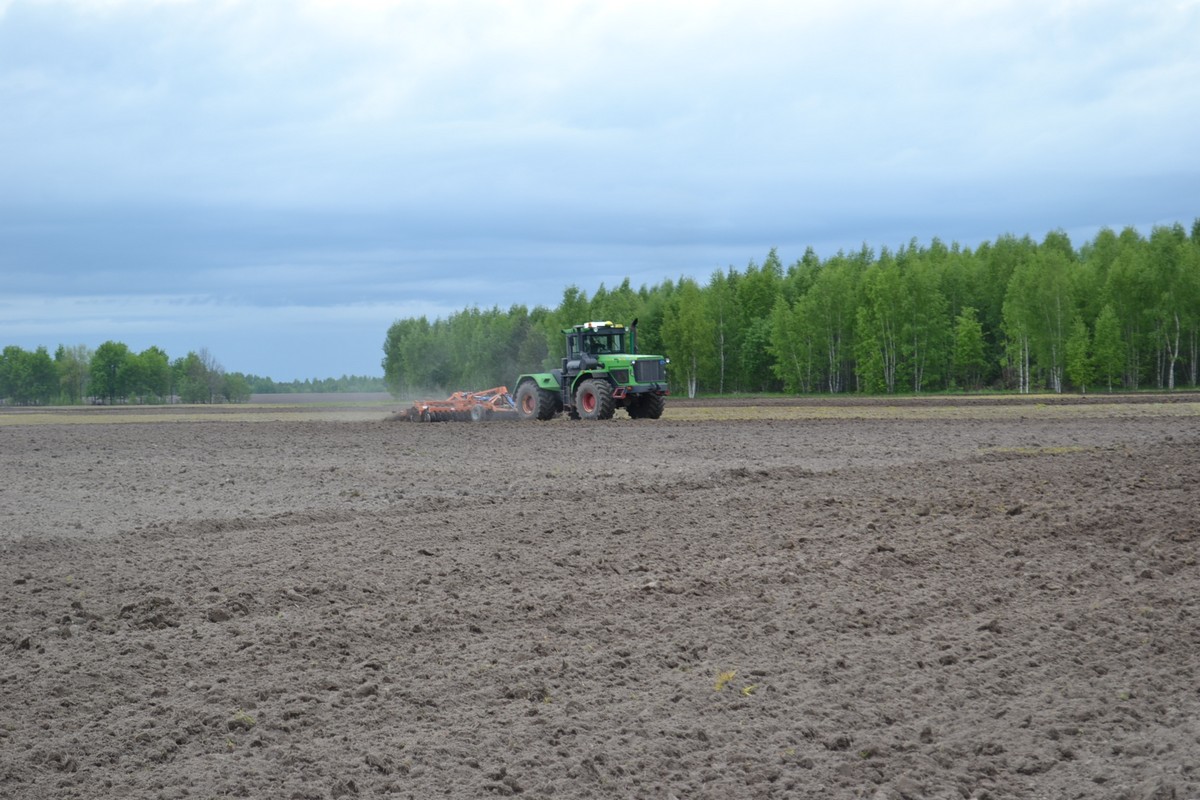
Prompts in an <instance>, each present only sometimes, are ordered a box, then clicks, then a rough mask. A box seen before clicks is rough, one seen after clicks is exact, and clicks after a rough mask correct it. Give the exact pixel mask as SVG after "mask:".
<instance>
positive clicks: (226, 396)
mask: <svg viewBox="0 0 1200 800" xmlns="http://www.w3.org/2000/svg"><path fill="white" fill-rule="evenodd" d="M249 399H250V388H249V383H248V382H247V381H246V379H245V376H243V375H241V374H239V373H227V372H226V371H225V370H224V368H223V367H222V366H221V365H220V363H218V362H217V360H216V359H215V358H213V357H212V355H211V354H210V353H209V352H208V350H206V349H204V348H201V349H200V350H199V351H192V352H189V353H188V354H187V355H186V356H183V357H181V358H177V359H175V360H174V361H172V360H170V358H169V357H168V356H167V354H166V353H165V352H164V351H163V350H162V349H161V348H159V347H155V346H151V347H148V348H146V349H145V350H143V351H142V352H140V353H135V352H133V351H132V350H130V349H129V346H128V345H126V344H124V343H123V342H115V341H107V342H104V343H103V344H101V345H100V346H99V347H97V348H96V349H95V350H92V349H91V348H89V347H88V346H86V345H82V344H81V345H75V346H73V347H67V346H65V345H59V347H58V349H57V350H55V352H54V355H53V356H51V355H50V353H49V351H48V350H47V349H46V348H45V347H44V346H42V347H38V348H36V349H34V350H25V349H23V348H20V347H17V346H15V345H9V346H8V347H5V348H4V350H3V351H0V401H2V402H7V403H9V404H12V405H49V404H51V403H61V404H78V403H87V402H92V403H107V404H109V405H111V404H114V403H129V402H134V403H166V402H172V401H174V400H178V401H179V402H183V403H218V402H225V403H241V402H245V401H246V400H249Z"/></svg>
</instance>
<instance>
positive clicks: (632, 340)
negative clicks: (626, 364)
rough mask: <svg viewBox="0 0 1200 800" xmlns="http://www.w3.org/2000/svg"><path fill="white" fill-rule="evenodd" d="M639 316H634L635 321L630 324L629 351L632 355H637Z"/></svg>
mask: <svg viewBox="0 0 1200 800" xmlns="http://www.w3.org/2000/svg"><path fill="white" fill-rule="evenodd" d="M637 323H638V321H637V317H634V318H633V322H631V323H630V324H629V352H630V354H632V355H635V356H636V355H637Z"/></svg>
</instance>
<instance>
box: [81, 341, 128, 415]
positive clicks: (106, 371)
mask: <svg viewBox="0 0 1200 800" xmlns="http://www.w3.org/2000/svg"><path fill="white" fill-rule="evenodd" d="M129 355H130V354H129V347H128V346H127V345H125V344H124V343H122V342H114V341H112V340H109V341H107V342H105V343H104V344H102V345H100V346H99V347H97V348H96V353H95V354H94V355H93V356H92V363H91V367H90V375H91V387H92V394H93V396H95V397H98V398H101V399H104V400H107V401H108V403H109V405H111V404H112V403H113V402H115V401H116V399H117V398H121V399H124V398H125V396H126V386H127V383H128V380H129V376H130V370H129V369H128V368H127V367H126V364H125V362H126V360H127V359H128V358H129Z"/></svg>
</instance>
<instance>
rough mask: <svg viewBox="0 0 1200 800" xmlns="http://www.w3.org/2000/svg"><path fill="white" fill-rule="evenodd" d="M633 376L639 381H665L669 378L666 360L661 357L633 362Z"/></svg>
mask: <svg viewBox="0 0 1200 800" xmlns="http://www.w3.org/2000/svg"><path fill="white" fill-rule="evenodd" d="M633 377H634V380H636V381H637V382H638V383H650V382H651V381H665V380H666V379H667V365H666V362H664V361H661V360H659V359H655V360H653V361H650V360H646V361H635V362H633Z"/></svg>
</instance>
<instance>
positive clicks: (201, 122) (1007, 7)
mask: <svg viewBox="0 0 1200 800" xmlns="http://www.w3.org/2000/svg"><path fill="white" fill-rule="evenodd" d="M1196 41H1200V5H1198V4H1197V3H1195V2H1184V3H1175V4H1152V5H1150V6H1143V5H1136V4H1135V5H1130V4H1125V3H1116V2H1111V3H1108V2H1088V3H1072V2H1051V3H1045V2H1039V3H1033V2H989V3H971V4H960V6H949V7H948V6H946V5H945V4H941V3H906V4H901V5H897V4H894V3H883V2H851V3H839V4H829V5H825V4H796V3H785V2H750V3H723V2H713V3H683V2H662V3H653V4H644V3H643V4H629V5H623V4H607V3H600V4H585V3H571V2H540V3H535V2H528V3H516V4H505V5H498V4H493V3H488V2H457V3H438V4H429V3H423V2H357V3H355V2H349V3H347V2H340V3H329V2H315V1H313V2H296V3H293V2H288V3H282V2H266V3H263V2H253V3H251V2H229V3H220V4H215V3H207V2H169V3H168V2H136V1H135V0H125V1H123V0H105V1H104V2H84V1H83V0H78V1H76V2H68V1H65V0H64V1H62V2H56V1H49V2H33V1H31V0H16V1H15V2H9V3H4V4H0V108H3V109H4V110H5V113H4V114H3V115H0V186H2V187H4V191H3V193H2V194H0V270H3V272H4V275H5V282H6V284H7V285H8V286H9V287H11V291H14V292H16V291H19V292H22V293H24V294H23V296H25V297H28V298H42V299H46V300H47V302H50V303H51V304H53V298H55V297H57V296H59V295H62V294H63V293H65V292H67V291H68V289H67V287H71V288H70V290H69V291H70V292H74V293H76V294H78V293H86V294H87V295H89V296H96V297H102V298H126V299H128V298H131V297H138V296H155V297H161V296H176V295H180V296H183V295H186V296H192V297H195V298H198V299H199V300H198V302H202V303H212V304H215V307H220V308H222V309H225V310H226V311H231V310H234V309H236V310H237V311H238V313H243V312H244V313H246V314H248V315H250V316H251V317H253V316H254V312H253V311H251V310H250V309H255V308H259V307H263V308H276V309H279V308H291V309H295V310H297V311H296V313H297V314H298V315H299V314H302V313H304V312H302V310H303V309H317V308H321V307H329V308H335V309H351V308H356V307H357V306H356V304H359V303H363V302H368V301H369V302H372V303H378V304H380V305H379V307H389V306H388V304H389V303H390V304H393V305H394V306H395V307H397V308H399V307H402V306H403V307H405V308H427V309H430V310H431V312H430V313H439V312H436V311H433V310H434V309H453V308H457V307H461V306H463V305H466V304H472V303H483V304H491V303H493V302H498V303H500V304H502V305H504V304H507V303H509V302H523V303H526V304H529V305H533V304H537V303H546V304H553V303H555V302H556V301H557V299H558V296H559V294H560V292H561V289H562V287H563V286H564V285H565V284H567V283H570V282H576V283H578V284H579V285H580V286H581V287H583V288H584V289H585V290H589V291H590V290H592V289H594V288H595V285H596V284H598V283H599V282H600V281H601V280H604V281H606V282H608V283H609V284H610V285H611V284H612V283H613V282H616V281H618V280H620V278H621V277H623V276H625V275H629V276H631V277H633V278H634V281H635V283H640V282H648V283H655V282H657V281H659V280H662V279H665V278H671V279H673V278H676V277H678V276H679V275H680V274H683V273H687V274H692V275H696V276H697V277H700V278H704V277H706V276H707V275H708V274H709V273H710V272H711V271H712V270H713V269H715V268H718V267H721V266H726V265H730V264H733V265H737V266H742V265H744V264H745V263H746V262H747V261H749V260H750V259H758V260H761V258H762V257H763V256H764V255H765V253H766V251H767V250H768V249H769V248H770V247H772V246H779V247H780V251H781V254H782V255H783V257H784V258H785V259H794V258H798V257H799V256H800V255H801V254H802V252H803V248H804V246H805V245H809V244H811V245H813V246H814V247H816V248H817V249H818V251H819V252H821V253H822V254H825V255H828V254H832V253H833V252H834V251H836V250H837V249H839V248H844V249H857V247H858V246H859V245H860V244H861V243H862V242H864V241H865V242H867V243H869V244H870V245H871V246H873V247H876V248H878V247H879V246H882V245H888V246H895V245H896V244H899V243H901V242H906V241H907V240H908V239H909V238H911V237H913V236H917V237H919V238H923V239H927V238H928V237H931V236H934V235H937V236H940V237H941V238H943V239H945V240H959V241H961V242H963V243H964V244H968V245H970V244H974V243H976V242H978V241H979V240H981V239H985V238H991V237H994V236H995V235H997V234H999V233H1002V232H1015V233H1018V234H1024V233H1026V232H1028V233H1031V234H1033V235H1034V236H1039V237H1040V236H1041V235H1042V234H1044V233H1045V232H1046V231H1047V230H1049V229H1051V228H1055V227H1059V226H1062V227H1065V228H1067V229H1068V230H1073V231H1075V230H1077V231H1094V230H1095V229H1096V228H1098V227H1099V226H1101V225H1117V226H1120V225H1125V224H1139V225H1148V224H1151V223H1154V222H1158V221H1162V220H1172V221H1173V220H1176V219H1182V220H1185V221H1186V220H1188V219H1190V218H1191V216H1193V215H1195V214H1196V213H1197V209H1196V206H1197V200H1198V199H1200V198H1198V197H1197V192H1196V190H1195V189H1194V187H1195V186H1196V185H1198V182H1197V180H1196V178H1197V173H1200V155H1197V152H1196V148H1195V146H1194V143H1195V141H1196V139H1197V133H1200V130H1198V128H1200V124H1198V119H1197V111H1196V109H1197V108H1200V88H1198V87H1200V56H1198V55H1197V54H1196V52H1195V47H1194V43H1195V42H1196ZM31 302H32V301H31ZM105 302H108V301H105ZM405 304H407V305H405ZM422 304H423V305H422ZM61 308H62V310H63V313H64V314H70V313H74V312H71V311H70V309H71V308H74V306H71V305H68V306H62V307H61ZM121 308H122V306H121V305H120V304H119V303H117V302H116V301H115V300H114V301H112V304H111V308H110V313H108V314H107V316H105V317H104V318H103V319H99V318H94V317H92V316H88V315H85V314H82V313H80V314H79V315H78V316H76V317H71V318H69V319H68V318H64V319H63V320H62V329H63V330H64V331H66V330H73V331H77V332H78V333H79V334H80V335H83V334H84V333H85V331H84V330H83V329H82V328H80V327H79V326H81V325H83V321H84V320H91V322H90V323H88V324H89V325H90V327H89V328H88V330H90V331H91V335H90V336H89V337H87V338H90V339H96V340H102V339H104V338H109V336H110V333H109V332H108V331H110V330H112V329H113V327H117V328H119V329H125V328H122V327H121V326H124V325H126V324H128V325H138V324H144V325H145V326H146V329H147V330H148V331H150V332H151V333H152V332H153V329H154V327H155V325H159V324H161V318H159V317H155V316H154V315H147V314H146V313H145V309H144V308H142V307H141V306H139V305H138V304H137V303H134V302H132V301H128V302H127V305H126V306H125V308H126V311H125V312H122V311H121ZM139 314H142V315H143V316H141V317H138V316H137V315H139ZM335 316H336V315H335ZM221 318H222V325H223V326H225V327H224V329H226V330H227V329H229V327H230V326H238V325H240V326H243V327H245V326H247V325H249V324H250V323H249V322H246V321H241V322H239V321H237V320H235V319H233V318H232V317H230V315H229V314H225V313H224V312H223V313H222V317H221ZM292 319H294V318H293V317H275V318H273V321H272V324H273V325H285V324H291V323H290V320H292ZM138 320H141V321H140V322H139V321H138ZM196 324H197V325H200V324H201V323H200V321H197V322H196ZM297 324H301V325H302V324H303V323H297ZM322 324H333V323H332V322H331V321H330V320H328V319H327V320H324V321H323V322H322ZM381 325H382V327H380V329H379V330H378V331H377V332H375V333H374V334H369V332H367V331H364V332H363V333H362V334H360V336H361V340H359V341H356V342H350V341H347V342H345V343H344V347H343V350H342V353H343V356H344V354H345V353H348V352H355V353H356V357H357V358H358V359H359V361H358V363H367V364H371V365H374V364H377V362H378V358H379V351H378V347H379V342H380V341H381V340H382V336H383V333H384V331H385V329H386V323H382V324H381ZM14 330H16V329H15V328H12V327H6V328H4V329H3V330H2V331H0V332H3V333H5V334H6V335H7V336H9V337H13V336H14V333H13V331H14ZM214 331H215V329H214ZM184 333H186V334H187V335H188V336H196V337H199V336H202V335H203V334H204V333H205V331H204V329H203V328H202V327H200V328H193V329H190V330H188V331H186V332H180V333H179V335H178V336H177V337H176V338H175V339H174V340H173V342H167V341H163V342H162V344H163V346H165V347H167V349H168V351H174V350H183V349H190V348H192V347H196V346H201V345H203V344H207V345H208V346H209V347H210V349H212V350H213V351H214V352H215V353H217V355H218V356H220V355H221V354H220V353H219V352H218V350H217V348H216V347H215V346H214V345H213V343H212V342H211V341H196V340H195V339H186V340H185V339H184V338H183V335H184ZM39 335H42V336H48V337H50V338H51V339H52V338H53V334H52V333H49V332H47V331H45V329H41V330H40V331H39ZM63 335H64V336H65V335H66V334H65V333H64V334H63ZM111 335H115V334H111ZM166 335H167V333H166V331H165V330H164V339H165V337H166ZM173 335H174V334H173ZM215 335H216V333H215V332H214V336H215ZM40 341H41V342H42V343H46V344H50V345H51V346H53V344H54V342H53V341H47V340H45V339H43V340H40ZM243 341H248V342H254V341H264V342H266V341H272V342H274V341H276V340H274V339H272V338H271V337H270V336H266V335H258V336H252V335H246V336H244V337H243ZM286 341H288V340H287V337H286V336H283V337H281V338H280V339H279V340H278V348H283V347H284V343H285V342H286ZM15 343H20V344H26V340H22V341H18V342H15ZM35 343H36V342H35ZM241 347H242V349H243V350H246V351H247V352H249V350H248V348H254V347H255V345H253V344H243V345H242V346H241ZM278 348H276V347H275V346H271V347H268V346H267V345H265V344H264V345H262V346H261V347H258V348H257V352H256V354H255V355H252V356H251V355H248V356H247V360H248V361H251V362H253V363H255V364H256V366H253V367H247V369H248V370H249V371H255V372H260V373H261V372H270V371H271V370H272V369H273V365H275V364H279V363H282V361H283V356H282V355H281V354H282V353H283V350H281V349H278ZM359 350H361V351H363V353H365V355H358V351H359ZM226 360H228V359H226ZM339 363H344V359H342V360H339V359H337V358H334V359H332V360H331V361H329V362H326V363H324V365H323V366H322V365H321V364H319V363H314V364H312V367H313V370H315V371H316V372H318V373H320V372H330V373H332V372H341V371H345V370H343V369H342V368H340V367H339V366H337V365H338V364H339ZM302 374H307V373H302ZM277 377H281V378H285V377H289V375H287V374H280V375H278V376H277Z"/></svg>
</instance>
